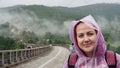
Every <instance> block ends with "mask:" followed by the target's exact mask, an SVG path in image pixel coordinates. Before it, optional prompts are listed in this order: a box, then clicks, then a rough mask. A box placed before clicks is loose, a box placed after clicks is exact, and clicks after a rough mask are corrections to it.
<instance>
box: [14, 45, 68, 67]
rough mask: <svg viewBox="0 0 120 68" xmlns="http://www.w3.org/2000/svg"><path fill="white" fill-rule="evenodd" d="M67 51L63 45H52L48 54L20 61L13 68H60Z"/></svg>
mask: <svg viewBox="0 0 120 68" xmlns="http://www.w3.org/2000/svg"><path fill="white" fill-rule="evenodd" d="M69 53H70V52H69V50H68V49H66V48H64V47H60V46H53V50H52V51H51V52H50V53H49V54H47V55H45V56H41V57H38V58H36V59H35V60H31V61H29V62H26V63H22V64H20V65H18V66H16V67H14V68H62V66H63V64H64V61H65V59H66V58H67V57H68V55H69Z"/></svg>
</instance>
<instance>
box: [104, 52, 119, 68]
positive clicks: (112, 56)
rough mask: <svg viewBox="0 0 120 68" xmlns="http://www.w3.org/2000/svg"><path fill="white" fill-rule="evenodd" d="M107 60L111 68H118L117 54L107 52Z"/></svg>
mask: <svg viewBox="0 0 120 68" xmlns="http://www.w3.org/2000/svg"><path fill="white" fill-rule="evenodd" d="M105 59H106V62H107V64H108V67H109V68H116V64H117V61H116V54H115V53H114V52H113V51H106V53H105Z"/></svg>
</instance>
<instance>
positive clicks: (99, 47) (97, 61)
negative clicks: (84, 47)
mask: <svg viewBox="0 0 120 68" xmlns="http://www.w3.org/2000/svg"><path fill="white" fill-rule="evenodd" d="M80 21H81V22H83V23H85V24H87V25H89V26H90V27H92V28H93V29H95V30H96V31H97V40H96V43H95V47H94V53H93V55H92V57H87V56H85V54H84V53H83V52H82V51H81V50H80V48H79V47H78V45H77V43H76V40H75V37H74V36H75V35H74V33H75V32H74V31H75V29H74V28H75V25H77V23H79V22H80ZM69 36H70V40H71V41H72V42H73V43H74V47H75V52H76V53H77V55H78V59H77V62H76V64H75V68H108V64H107V63H106V60H105V52H106V43H105V40H104V37H103V35H102V32H101V30H100V28H99V26H98V24H97V23H96V21H95V19H94V18H93V17H92V16H91V15H88V16H86V17H84V18H82V19H80V20H78V21H73V22H72V25H71V28H70V31H69ZM116 57H117V68H120V55H118V54H116ZM63 68H68V59H67V60H66V61H65V63H64V66H63Z"/></svg>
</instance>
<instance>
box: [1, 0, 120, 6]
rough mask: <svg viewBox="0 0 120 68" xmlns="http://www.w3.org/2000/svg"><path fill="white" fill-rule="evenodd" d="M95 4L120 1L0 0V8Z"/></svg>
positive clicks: (118, 1)
mask: <svg viewBox="0 0 120 68" xmlns="http://www.w3.org/2000/svg"><path fill="white" fill-rule="evenodd" d="M96 3H120V0H92V1H90V0H52V1H51V0H0V7H8V6H13V5H33V4H37V5H46V6H65V7H76V6H84V5H89V4H96Z"/></svg>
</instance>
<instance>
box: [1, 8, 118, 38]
mask: <svg viewBox="0 0 120 68" xmlns="http://www.w3.org/2000/svg"><path fill="white" fill-rule="evenodd" d="M20 10H21V11H19V12H14V11H5V10H0V24H3V23H6V22H8V23H9V24H10V28H12V29H11V30H10V31H11V32H14V33H15V31H14V30H15V29H17V32H16V33H19V32H21V31H31V32H34V33H35V34H37V35H38V36H39V35H42V36H43V35H45V33H46V32H51V33H52V34H56V33H57V34H61V35H64V34H68V28H69V26H70V23H71V20H65V21H64V22H59V21H57V20H48V19H45V18H41V19H40V18H39V17H37V15H35V13H34V12H31V11H28V10H23V9H20ZM95 17H96V21H97V22H98V24H99V26H100V27H101V29H102V31H103V32H108V33H109V34H110V36H111V37H112V38H114V39H119V34H120V27H119V25H120V23H119V18H118V17H114V18H113V20H112V21H109V20H107V19H106V18H105V17H102V16H95ZM0 31H2V29H0Z"/></svg>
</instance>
